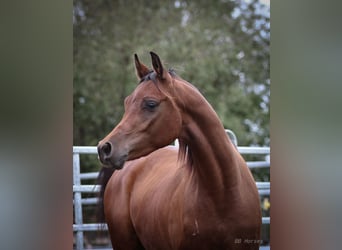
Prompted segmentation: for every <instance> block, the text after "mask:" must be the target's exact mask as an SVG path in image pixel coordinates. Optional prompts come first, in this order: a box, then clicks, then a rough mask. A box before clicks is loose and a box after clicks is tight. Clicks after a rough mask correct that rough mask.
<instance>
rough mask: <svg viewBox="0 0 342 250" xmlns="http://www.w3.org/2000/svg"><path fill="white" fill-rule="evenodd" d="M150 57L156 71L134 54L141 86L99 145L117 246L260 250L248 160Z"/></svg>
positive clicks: (184, 86) (195, 98)
mask: <svg viewBox="0 0 342 250" xmlns="http://www.w3.org/2000/svg"><path fill="white" fill-rule="evenodd" d="M151 58H152V65H153V70H150V69H149V68H148V67H146V66H145V65H144V64H142V63H141V62H140V61H139V59H138V57H137V55H135V67H136V72H137V76H138V78H139V80H140V83H139V84H138V86H137V87H136V89H135V90H134V91H133V93H132V94H131V95H129V96H128V97H127V98H126V99H125V114H124V116H123V118H122V120H121V121H120V123H119V124H118V125H117V126H116V127H115V128H114V129H113V131H111V132H110V133H109V134H108V135H107V136H106V137H105V138H104V139H103V140H101V141H100V142H99V144H98V155H99V159H100V161H101V162H102V163H103V164H104V167H107V168H111V170H110V171H109V172H110V174H112V175H111V177H110V178H104V183H102V185H103V190H102V193H101V194H102V195H103V205H104V216H105V221H106V223H107V225H108V229H109V233H110V237H111V242H112V245H113V248H114V249H115V250H120V249H124V250H128V249H160V250H167V249H196V250H200V249H206V250H208V249H258V248H259V242H260V241H259V239H260V227H261V211H260V205H259V195H258V190H257V187H256V184H255V182H254V179H253V176H252V174H251V172H250V170H249V169H248V168H247V165H246V163H245V161H244V160H243V158H242V157H241V155H240V154H239V152H238V151H237V149H236V147H235V146H234V145H233V144H232V142H231V141H230V140H229V138H228V136H227V134H226V132H225V130H224V127H223V125H222V123H221V122H220V120H219V118H218V116H217V114H216V113H215V111H214V110H213V108H212V107H211V106H210V104H209V103H208V102H207V101H206V99H205V98H204V97H203V96H202V95H201V94H200V92H199V91H198V90H197V89H196V88H195V87H194V86H193V85H191V84H190V83H188V82H186V81H185V80H183V79H181V78H180V77H178V76H177V75H176V74H175V73H174V72H173V71H171V70H170V71H167V70H165V69H164V67H163V65H162V63H161V60H160V58H159V57H158V55H157V54H155V53H153V52H151ZM176 138H177V139H178V140H179V147H174V146H168V145H170V144H171V143H172V142H173V141H174V140H175V139H176ZM114 170H115V171H114ZM107 182H108V183H107Z"/></svg>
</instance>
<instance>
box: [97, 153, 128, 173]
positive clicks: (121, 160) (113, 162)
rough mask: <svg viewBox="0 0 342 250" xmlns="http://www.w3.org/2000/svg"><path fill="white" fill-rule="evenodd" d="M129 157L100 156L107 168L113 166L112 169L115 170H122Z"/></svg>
mask: <svg viewBox="0 0 342 250" xmlns="http://www.w3.org/2000/svg"><path fill="white" fill-rule="evenodd" d="M127 157H128V155H126V154H125V155H123V156H120V157H118V158H106V159H101V157H99V158H100V161H101V163H102V165H103V167H105V168H111V169H115V170H120V169H122V168H123V167H124V165H125V162H126V160H127Z"/></svg>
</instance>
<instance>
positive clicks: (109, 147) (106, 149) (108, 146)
mask: <svg viewBox="0 0 342 250" xmlns="http://www.w3.org/2000/svg"><path fill="white" fill-rule="evenodd" d="M102 151H103V153H104V154H105V155H106V156H108V155H109V154H110V152H112V145H111V144H110V143H109V142H106V143H105V144H104V145H103V146H102Z"/></svg>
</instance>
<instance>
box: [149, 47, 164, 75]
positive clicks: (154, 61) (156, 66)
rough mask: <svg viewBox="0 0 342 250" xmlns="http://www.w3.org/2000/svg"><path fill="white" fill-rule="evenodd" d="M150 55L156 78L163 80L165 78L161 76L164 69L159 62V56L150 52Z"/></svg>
mask: <svg viewBox="0 0 342 250" xmlns="http://www.w3.org/2000/svg"><path fill="white" fill-rule="evenodd" d="M150 54H151V58H152V66H153V69H154V71H155V72H156V73H157V76H158V77H159V78H160V79H165V78H166V77H165V76H164V75H163V74H164V68H163V65H162V63H161V61H160V58H159V56H158V55H157V54H156V53H154V52H152V51H151V52H150Z"/></svg>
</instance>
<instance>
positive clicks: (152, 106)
mask: <svg viewBox="0 0 342 250" xmlns="http://www.w3.org/2000/svg"><path fill="white" fill-rule="evenodd" d="M158 105H159V103H158V102H156V101H153V100H147V101H145V103H144V108H146V109H148V110H150V111H153V110H154V109H155V108H156V107H157V106H158Z"/></svg>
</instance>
